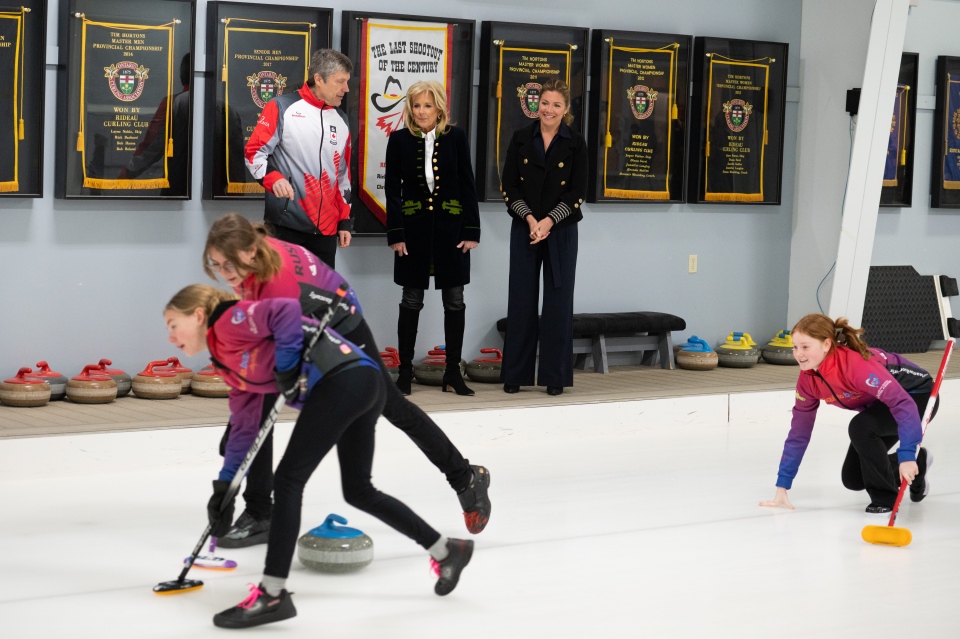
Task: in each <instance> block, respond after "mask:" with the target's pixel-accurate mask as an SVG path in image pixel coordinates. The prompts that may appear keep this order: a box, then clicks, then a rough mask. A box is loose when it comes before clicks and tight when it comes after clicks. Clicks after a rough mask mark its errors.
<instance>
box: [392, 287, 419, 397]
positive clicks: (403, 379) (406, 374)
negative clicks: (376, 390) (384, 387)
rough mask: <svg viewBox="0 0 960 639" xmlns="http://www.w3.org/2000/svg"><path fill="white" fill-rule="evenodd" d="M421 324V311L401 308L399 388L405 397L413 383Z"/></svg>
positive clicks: (398, 351) (398, 339) (398, 336)
mask: <svg viewBox="0 0 960 639" xmlns="http://www.w3.org/2000/svg"><path fill="white" fill-rule="evenodd" d="M419 324H420V311H415V310H412V309H409V308H407V307H406V306H402V305H401V306H400V319H399V320H397V355H398V356H399V358H400V366H399V371H398V372H399V374H398V376H397V388H399V389H400V392H401V393H403V394H404V395H409V394H410V391H411V389H410V385H411V383H412V382H413V353H414V351H415V350H416V348H417V327H418V326H419Z"/></svg>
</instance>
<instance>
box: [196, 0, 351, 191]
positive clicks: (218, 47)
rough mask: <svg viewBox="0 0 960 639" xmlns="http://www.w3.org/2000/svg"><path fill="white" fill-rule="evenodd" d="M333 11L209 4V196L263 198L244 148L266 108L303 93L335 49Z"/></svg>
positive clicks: (206, 157) (206, 149)
mask: <svg viewBox="0 0 960 639" xmlns="http://www.w3.org/2000/svg"><path fill="white" fill-rule="evenodd" d="M332 20H333V10H332V9H316V8H312V7H290V6H278V5H265V4H246V3H240V2H209V3H207V49H206V61H207V64H206V73H205V93H204V96H205V97H204V107H205V108H204V138H203V139H204V144H203V166H204V173H203V175H204V178H203V198H204V199H214V200H216V199H244V200H262V199H263V187H262V186H260V184H259V183H258V182H257V181H256V180H255V179H253V176H252V175H250V173H249V172H248V171H247V168H246V165H245V164H244V156H243V151H244V147H245V146H246V143H247V140H249V139H250V135H251V133H252V132H253V127H254V126H255V125H256V123H257V119H258V118H259V117H260V113H261V111H262V110H263V106H264V105H265V104H266V103H267V102H269V101H270V100H272V99H273V98H275V97H277V96H279V95H283V94H284V93H289V92H291V91H297V90H298V89H300V87H301V86H303V84H304V82H306V80H307V76H308V69H309V67H310V56H311V54H312V53H313V52H314V51H316V50H317V49H323V48H327V47H329V46H330V30H331V26H332Z"/></svg>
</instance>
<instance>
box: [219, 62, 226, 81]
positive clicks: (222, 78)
mask: <svg viewBox="0 0 960 639" xmlns="http://www.w3.org/2000/svg"><path fill="white" fill-rule="evenodd" d="M220 81H221V82H226V81H227V65H223V68H221V69H220Z"/></svg>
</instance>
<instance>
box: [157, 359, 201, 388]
mask: <svg viewBox="0 0 960 639" xmlns="http://www.w3.org/2000/svg"><path fill="white" fill-rule="evenodd" d="M158 370H159V371H160V372H162V373H165V372H168V371H172V372H174V373H176V374H177V375H178V376H179V377H180V394H181V395H185V394H187V393H189V392H190V383H191V382H192V381H193V371H192V370H190V369H189V368H187V367H186V366H183V365H181V364H180V360H179V359H177V358H176V357H168V358H167V366H162V367H159V368H158Z"/></svg>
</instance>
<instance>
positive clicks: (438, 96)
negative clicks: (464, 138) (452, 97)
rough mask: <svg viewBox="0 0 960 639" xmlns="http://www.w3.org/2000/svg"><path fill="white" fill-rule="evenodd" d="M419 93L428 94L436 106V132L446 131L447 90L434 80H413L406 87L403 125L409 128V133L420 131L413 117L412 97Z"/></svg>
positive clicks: (447, 119)
mask: <svg viewBox="0 0 960 639" xmlns="http://www.w3.org/2000/svg"><path fill="white" fill-rule="evenodd" d="M421 93H426V94H427V95H429V96H430V100H431V101H432V102H433V104H434V106H436V107H437V111H439V112H440V113H439V117H438V118H437V133H446V132H447V129H448V128H449V126H450V111H448V110H447V92H446V90H445V89H444V88H443V85H442V84H440V83H439V82H437V81H436V80H421V81H420V82H414V83H413V84H412V85H411V86H410V88H409V89H407V99H406V102H405V103H404V105H403V125H404V126H405V127H407V128H408V129H410V132H411V133H417V132H419V131H420V127H418V126H417V121H416V120H415V119H414V117H413V99H414V98H416V97H417V96H418V95H420V94H421Z"/></svg>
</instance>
